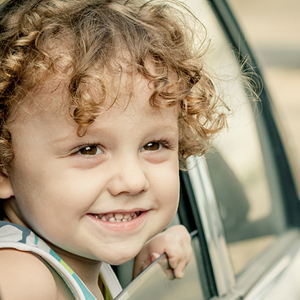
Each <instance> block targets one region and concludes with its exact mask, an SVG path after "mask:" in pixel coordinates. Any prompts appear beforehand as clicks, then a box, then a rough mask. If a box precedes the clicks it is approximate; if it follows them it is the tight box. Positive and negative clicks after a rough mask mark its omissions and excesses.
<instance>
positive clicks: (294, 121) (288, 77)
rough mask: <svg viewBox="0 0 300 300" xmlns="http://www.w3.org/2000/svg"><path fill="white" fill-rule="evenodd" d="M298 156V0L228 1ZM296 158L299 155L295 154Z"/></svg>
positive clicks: (299, 67) (299, 42)
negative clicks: (259, 64)
mask: <svg viewBox="0 0 300 300" xmlns="http://www.w3.org/2000/svg"><path fill="white" fill-rule="evenodd" d="M228 3H229V5H230V6H231V9H232V10H233V12H234V14H235V16H236V18H237V20H238V22H239V24H240V26H241V27H242V30H243V32H244V33H245V35H246V36H247V41H248V43H249V44H250V46H251V47H252V48H253V50H254V52H255V55H256V58H257V59H258V60H259V62H260V63H261V65H262V67H263V68H262V71H263V75H264V77H265V80H266V83H267V85H268V88H269V90H270V92H271V95H272V98H273V100H274V102H275V105H276V107H277V112H278V114H279V116H280V118H281V120H282V121H283V126H284V127H285V129H286V131H287V132H288V133H290V137H289V145H290V147H291V148H294V151H295V152H296V153H299V155H300V1H299V0H276V1H275V0H251V1H250V0H228ZM298 157H299V156H298Z"/></svg>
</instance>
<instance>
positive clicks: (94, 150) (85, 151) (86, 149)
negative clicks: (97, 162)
mask: <svg viewBox="0 0 300 300" xmlns="http://www.w3.org/2000/svg"><path fill="white" fill-rule="evenodd" d="M76 153H78V154H81V155H86V156H88V155H97V154H101V153H103V151H102V150H101V149H100V148H99V147H98V146H96V145H90V146H83V147H82V148H80V149H79V150H78V151H77V152H76Z"/></svg>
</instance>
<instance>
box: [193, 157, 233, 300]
mask: <svg viewBox="0 0 300 300" xmlns="http://www.w3.org/2000/svg"><path fill="white" fill-rule="evenodd" d="M188 170H189V171H188V174H189V177H190V180H191V184H192V187H193V190H194V195H195V199H196V204H197V206H198V212H199V214H200V218H201V221H202V226H203V231H204V235H205V238H206V242H207V247H208V251H209V255H210V259H211V264H212V268H213V272H214V276H215V281H216V286H217V291H218V295H219V296H222V295H225V294H226V293H228V292H229V291H230V289H231V288H232V287H233V286H234V285H235V276H234V271H233V267H232V264H231V260H230V256H229V252H228V248H227V245H226V240H225V234H224V228H223V224H222V221H221V218H220V214H219V209H218V205H217V202H216V198H215V194H214V189H213V186H212V182H211V178H210V175H209V171H208V168H207V165H206V161H205V158H204V157H203V156H201V157H190V158H189V159H188Z"/></svg>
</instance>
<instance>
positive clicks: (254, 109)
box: [117, 0, 300, 300]
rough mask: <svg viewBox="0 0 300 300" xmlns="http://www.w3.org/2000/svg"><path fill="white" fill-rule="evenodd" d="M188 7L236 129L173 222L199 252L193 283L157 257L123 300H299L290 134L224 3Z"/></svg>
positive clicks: (192, 174)
mask: <svg viewBox="0 0 300 300" xmlns="http://www.w3.org/2000/svg"><path fill="white" fill-rule="evenodd" d="M184 2H185V3H186V4H187V5H188V6H189V8H190V10H191V11H192V12H193V13H194V14H195V15H196V16H197V17H198V18H199V19H200V20H201V22H202V23H203V24H204V26H205V27H206V31H207V36H208V38H209V39H210V40H211V44H212V47H213V48H214V51H212V52H210V53H208V55H207V56H208V65H209V66H210V67H211V69H212V70H215V77H214V83H215V86H216V87H217V88H218V89H219V90H220V91H221V92H222V93H223V95H224V96H225V101H226V103H227V104H228V106H229V107H230V109H231V114H230V116H229V119H228V129H227V130H225V131H224V132H223V133H222V134H220V136H219V137H218V138H217V139H215V140H214V141H213V143H212V146H211V150H210V151H209V153H207V154H206V155H205V157H192V158H190V159H189V161H188V166H187V169H188V171H186V172H181V174H180V181H181V199H180V205H179V209H178V214H177V217H176V219H175V220H174V223H181V224H183V225H185V226H186V227H187V228H188V230H189V232H190V233H191V235H192V246H193V252H194V254H193V257H192V260H191V263H190V264H189V266H188V268H187V270H186V275H185V278H184V279H181V280H178V279H170V278H169V277H168V274H167V272H166V271H165V269H166V264H165V263H162V261H161V260H157V261H156V262H155V263H154V264H153V265H152V266H150V267H149V268H148V269H146V270H145V271H144V272H143V273H142V274H140V276H139V277H138V278H137V279H135V281H134V282H132V283H130V284H129V285H128V287H127V288H125V289H124V291H123V293H122V294H121V295H120V296H119V298H117V299H119V300H124V299H133V300H134V299H145V300H147V299H199V300H202V299H205V300H208V299H224V300H225V299H226V300H233V299H247V300H252V299H265V300H268V299H272V300H276V299H299V298H300V289H299V284H297V282H298V281H299V279H300V271H299V270H300V268H299V267H300V266H299V264H300V253H299V249H300V247H299V246H300V232H299V229H298V227H299V225H300V203H299V196H298V195H299V189H298V185H299V179H298V177H297V176H298V175H297V170H296V168H295V165H296V163H295V159H294V158H293V157H292V154H291V153H290V151H289V147H288V144H287V143H286V135H285V133H284V132H283V131H282V130H281V128H280V126H279V125H280V123H279V120H278V118H277V115H276V111H275V109H274V107H273V104H272V101H271V97H270V95H269V93H268V90H267V88H266V85H265V83H264V80H263V77H262V75H261V73H260V71H259V68H258V66H257V65H256V63H255V57H254V56H253V54H252V53H251V51H250V48H249V46H248V44H247V43H246V40H245V37H244V36H243V35H242V33H241V31H240V28H239V26H238V24H237V23H236V21H235V18H234V16H233V15H232V12H231V10H230V8H229V6H228V4H227V3H226V1H223V0H215V1H213V0H212V1H207V0H186V1H184ZM245 77H246V78H247V80H244V79H243V78H245ZM258 95H259V97H258ZM160 259H163V258H160ZM121 274H122V272H119V276H120V278H121V282H123V286H126V285H127V283H128V282H125V281H126V280H123V279H122V275H121ZM124 274H125V276H124ZM126 274H128V273H126V272H125V273H124V272H123V278H128V276H127V275H126ZM291 278H292V279H291ZM283 295H288V298H287V297H286V296H283Z"/></svg>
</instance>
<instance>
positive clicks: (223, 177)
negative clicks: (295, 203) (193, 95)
mask: <svg viewBox="0 0 300 300" xmlns="http://www.w3.org/2000/svg"><path fill="white" fill-rule="evenodd" d="M185 2H186V3H187V4H188V5H189V6H190V7H191V10H192V11H193V12H194V13H195V14H196V16H197V17H199V19H200V20H201V21H202V22H203V24H204V25H205V26H206V30H207V35H208V38H209V39H210V40H211V45H212V48H213V51H211V52H210V53H209V55H208V56H209V65H210V66H211V69H212V70H214V74H215V77H214V83H215V86H216V88H217V89H218V90H219V92H220V93H221V95H222V94H223V95H224V97H225V99H224V100H225V102H226V103H227V104H228V106H229V108H230V116H229V118H228V129H227V130H225V131H224V132H223V133H222V134H221V135H220V136H219V137H218V138H217V139H216V140H214V142H213V145H212V147H211V150H210V152H209V153H208V154H207V155H206V159H207V165H208V168H209V172H210V176H211V179H212V184H213V187H214V192H215V196H216V200H217V203H218V206H219V212H220V215H221V218H222V221H223V226H224V230H225V235H226V238H227V245H228V248H229V253H230V256H231V260H232V263H233V268H234V271H235V274H238V273H239V272H241V271H242V270H243V269H244V268H245V266H246V265H247V263H248V262H249V261H250V260H251V259H253V258H254V257H256V256H257V255H258V254H260V253H261V252H262V251H263V250H264V249H266V248H267V247H268V246H269V245H270V244H271V243H272V242H273V241H274V240H275V239H276V236H278V235H279V234H280V233H282V232H283V231H284V230H285V229H286V220H285V213H284V208H283V205H282V195H281V193H280V189H279V182H278V178H277V177H278V176H277V172H276V168H275V163H274V158H273V157H274V156H273V152H272V151H273V150H272V148H271V146H270V142H269V140H268V135H267V132H266V128H265V124H264V121H263V119H262V116H261V110H262V106H261V104H260V102H259V99H258V97H256V96H255V95H253V94H251V91H250V92H249V90H248V91H247V89H245V87H246V86H247V78H244V77H243V76H242V72H241V66H240V65H239V64H238V62H237V59H236V57H235V53H234V51H233V50H232V48H231V46H230V44H229V42H228V41H227V39H226V37H225V34H224V33H223V31H222V28H221V27H220V25H219V23H218V21H217V19H216V18H215V16H214V14H213V13H212V10H211V9H210V7H209V5H207V2H206V1H193V0H189V1H185ZM257 82H258V83H257V84H259V81H257Z"/></svg>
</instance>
